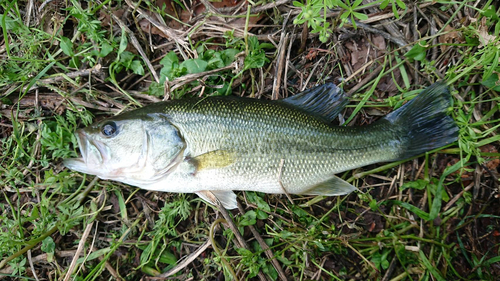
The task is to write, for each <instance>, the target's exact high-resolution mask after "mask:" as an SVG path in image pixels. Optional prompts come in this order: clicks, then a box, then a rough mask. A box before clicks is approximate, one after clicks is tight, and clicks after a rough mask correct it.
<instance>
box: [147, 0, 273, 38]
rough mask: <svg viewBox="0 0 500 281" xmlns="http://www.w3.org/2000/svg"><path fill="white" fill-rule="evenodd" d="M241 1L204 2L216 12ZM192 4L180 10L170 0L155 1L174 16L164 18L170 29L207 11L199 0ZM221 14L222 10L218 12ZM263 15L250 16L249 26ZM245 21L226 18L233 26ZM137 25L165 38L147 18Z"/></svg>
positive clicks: (215, 17)
mask: <svg viewBox="0 0 500 281" xmlns="http://www.w3.org/2000/svg"><path fill="white" fill-rule="evenodd" d="M242 1H244V0H221V1H217V2H215V1H214V2H209V1H208V0H207V1H206V3H207V4H208V5H211V7H210V8H209V9H208V10H209V11H210V10H211V11H212V12H214V10H215V13H217V11H218V9H222V8H232V7H236V6H238V5H241V3H242ZM191 3H192V5H191V6H190V7H186V8H187V9H186V10H182V9H179V8H176V7H177V6H176V5H174V4H173V3H172V0H158V1H156V5H158V7H160V8H161V7H162V6H163V5H164V6H165V7H166V9H165V11H166V12H167V13H168V14H169V15H171V16H172V17H173V18H176V19H178V20H174V19H171V18H165V22H166V25H167V26H168V27H169V28H172V29H177V30H179V29H182V28H184V27H185V26H186V25H184V24H182V23H183V22H184V23H190V24H192V21H193V20H194V19H195V18H196V17H197V16H199V15H201V14H203V13H206V12H207V7H205V4H203V2H202V1H201V0H194V1H192V2H191ZM247 5H248V3H247V2H245V3H244V4H243V5H242V7H241V11H246V7H247ZM220 13H221V14H223V12H220ZM150 16H152V17H154V16H155V15H154V14H153V13H151V14H150ZM262 17H263V15H259V16H257V17H250V19H249V26H252V25H255V24H256V23H257V22H258V21H259V20H260V19H262ZM209 19H210V20H220V19H219V18H218V17H217V16H212V17H210V18H209ZM245 21H246V18H245V17H242V18H234V19H232V20H228V21H227V22H228V24H230V25H231V27H233V28H243V27H244V26H245ZM139 26H140V27H141V29H142V30H143V31H144V32H147V33H151V34H156V35H159V36H162V37H165V38H167V36H166V35H165V34H163V32H161V30H159V29H158V28H156V27H154V26H151V23H150V22H149V21H148V20H147V19H143V20H141V21H139Z"/></svg>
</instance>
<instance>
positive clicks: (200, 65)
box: [180, 59, 208, 74]
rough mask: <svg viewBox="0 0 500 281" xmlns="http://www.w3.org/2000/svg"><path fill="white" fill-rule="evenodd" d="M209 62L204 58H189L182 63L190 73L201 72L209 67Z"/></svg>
mask: <svg viewBox="0 0 500 281" xmlns="http://www.w3.org/2000/svg"><path fill="white" fill-rule="evenodd" d="M207 65H208V63H207V62H206V61H204V60H202V59H189V60H186V61H183V62H182V63H181V65H180V66H181V67H185V68H186V69H187V72H188V73H189V74H193V73H200V72H203V71H205V69H207Z"/></svg>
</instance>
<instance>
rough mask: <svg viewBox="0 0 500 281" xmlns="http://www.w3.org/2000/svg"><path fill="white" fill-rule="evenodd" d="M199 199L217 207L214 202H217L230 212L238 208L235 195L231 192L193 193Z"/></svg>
mask: <svg viewBox="0 0 500 281" xmlns="http://www.w3.org/2000/svg"><path fill="white" fill-rule="evenodd" d="M195 193H196V194H197V195H198V196H200V198H201V199H203V200H205V201H207V202H208V203H210V204H212V205H217V203H216V201H217V200H219V202H220V203H221V204H222V206H224V208H226V209H227V210H232V209H236V208H238V203H237V202H236V194H235V193H234V192H232V191H222V190H214V191H209V190H200V191H198V192H195Z"/></svg>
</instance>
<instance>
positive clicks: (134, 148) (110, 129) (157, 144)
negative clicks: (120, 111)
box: [64, 114, 185, 186]
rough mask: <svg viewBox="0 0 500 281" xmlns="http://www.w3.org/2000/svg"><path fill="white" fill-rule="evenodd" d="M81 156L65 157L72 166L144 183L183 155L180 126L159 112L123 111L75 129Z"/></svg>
mask: <svg viewBox="0 0 500 281" xmlns="http://www.w3.org/2000/svg"><path fill="white" fill-rule="evenodd" d="M75 135H76V138H77V140H78V146H79V148H80V153H81V157H80V158H72V159H65V160H64V165H65V166H66V167H67V168H70V169H72V170H75V171H78V172H82V173H86V174H91V175H96V176H98V177H99V178H102V179H112V180H117V181H121V182H124V183H128V184H132V185H136V186H144V185H147V184H148V183H151V182H154V181H155V180H157V179H158V178H161V177H163V176H165V175H166V174H168V173H169V172H170V171H172V169H174V168H175V167H176V166H177V164H179V163H180V161H182V159H183V151H184V149H185V142H184V140H183V139H182V137H181V135H180V133H179V130H178V129H177V128H176V127H175V126H174V125H173V124H171V123H170V122H169V120H168V118H167V117H166V116H163V115H160V114H143V115H139V116H137V115H131V114H124V115H121V116H120V115H119V116H117V117H114V118H110V119H106V120H104V121H101V122H98V123H95V124H93V125H91V126H89V127H86V128H84V129H79V130H77V131H76V133H75Z"/></svg>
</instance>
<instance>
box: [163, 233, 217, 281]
mask: <svg viewBox="0 0 500 281" xmlns="http://www.w3.org/2000/svg"><path fill="white" fill-rule="evenodd" d="M210 245H212V243H211V242H210V239H207V241H206V242H205V243H203V245H201V246H200V247H198V249H196V251H194V252H192V253H191V254H189V256H186V257H185V258H184V259H183V260H182V261H181V262H179V263H177V265H176V266H175V267H174V268H172V269H170V270H169V271H167V272H165V273H162V274H160V275H158V276H156V277H163V278H166V277H170V276H172V275H174V274H176V273H177V272H179V271H181V270H182V269H183V268H185V267H186V266H188V265H189V264H191V263H192V262H193V261H194V260H195V259H196V258H197V257H198V256H199V255H201V253H203V252H204V251H205V250H206V249H207V248H208V247H210Z"/></svg>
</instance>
